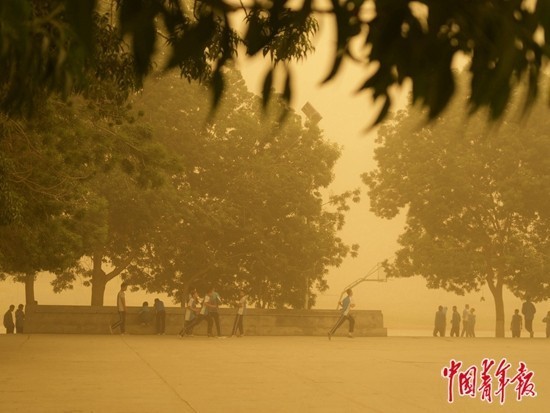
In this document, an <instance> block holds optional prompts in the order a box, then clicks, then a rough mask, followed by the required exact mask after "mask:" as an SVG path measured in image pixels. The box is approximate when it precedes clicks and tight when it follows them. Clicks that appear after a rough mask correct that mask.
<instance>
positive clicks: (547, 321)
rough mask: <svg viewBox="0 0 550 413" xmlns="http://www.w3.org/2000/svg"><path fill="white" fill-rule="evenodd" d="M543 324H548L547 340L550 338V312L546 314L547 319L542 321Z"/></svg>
mask: <svg viewBox="0 0 550 413" xmlns="http://www.w3.org/2000/svg"><path fill="white" fill-rule="evenodd" d="M542 322H543V323H546V338H550V311H548V313H546V317H544V318H543V319H542Z"/></svg>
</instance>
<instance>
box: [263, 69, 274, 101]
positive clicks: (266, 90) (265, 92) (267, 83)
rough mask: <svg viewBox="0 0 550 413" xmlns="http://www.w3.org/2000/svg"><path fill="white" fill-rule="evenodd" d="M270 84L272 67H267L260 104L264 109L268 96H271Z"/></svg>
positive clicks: (271, 82)
mask: <svg viewBox="0 0 550 413" xmlns="http://www.w3.org/2000/svg"><path fill="white" fill-rule="evenodd" d="M272 85H273V69H269V71H268V72H267V74H266V76H265V79H264V86H263V88H262V106H263V108H264V109H265V108H266V106H267V103H268V102H269V98H270V97H271V92H272V89H271V87H272Z"/></svg>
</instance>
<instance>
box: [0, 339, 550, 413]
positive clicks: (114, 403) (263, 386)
mask: <svg viewBox="0 0 550 413" xmlns="http://www.w3.org/2000/svg"><path fill="white" fill-rule="evenodd" d="M549 349H550V340H546V339H542V338H535V339H519V340H514V339H509V338H508V339H494V338H478V339H456V338H455V339H450V338H444V339H440V338H432V337H419V338H412V337H386V338H354V339H347V338H342V337H336V338H333V339H332V340H331V341H328V340H327V339H326V338H321V337H243V338H227V339H208V338H205V337H191V338H185V339H178V338H176V337H175V336H171V335H170V336H137V335H136V336H134V335H125V336H107V335H46V334H44V335H41V334H35V335H28V336H27V335H20V336H18V335H15V336H7V335H0V360H1V361H0V363H1V364H0V411H1V412H31V413H34V412H121V413H122V412H132V413H135V412H201V413H208V412H216V413H220V412H238V413H240V412H245V413H246V412H384V413H393V412H396V413H398V412H399V413H401V412H406V413H414V412H447V411H448V412H468V413H474V412H485V411H490V412H492V411H495V412H496V411H498V412H499V413H503V412H529V413H537V412H541V413H542V412H546V411H548V406H549V405H550V361H549V356H548V354H549V353H550V352H549ZM503 357H505V358H506V359H507V360H508V361H509V362H510V363H511V370H510V375H512V373H514V372H515V370H516V368H517V367H518V366H519V362H520V361H524V362H525V363H526V365H527V367H528V369H529V370H530V371H533V372H534V373H535V376H534V378H533V380H532V382H534V383H535V386H536V391H537V393H538V394H537V396H536V397H534V398H533V397H524V398H523V400H522V401H520V402H518V401H516V400H515V394H516V393H515V391H514V387H513V386H512V385H509V386H508V387H507V390H506V401H505V403H504V404H503V405H502V406H501V405H500V404H499V403H498V402H493V403H492V404H489V403H487V402H485V401H482V400H481V399H480V396H479V395H478V396H477V397H475V398H470V397H458V396H455V397H456V401H455V402H454V403H453V404H449V403H448V402H447V386H448V381H447V379H445V378H443V377H442V376H441V369H442V368H443V367H445V366H448V365H449V363H450V360H451V359H455V360H460V361H463V363H464V366H470V365H477V366H478V368H479V369H480V368H481V361H482V360H483V358H493V359H495V360H496V362H497V363H498V362H499V361H500V360H501V359H502V358H503ZM512 370H514V371H512ZM494 380H495V381H496V379H494ZM478 384H479V383H478ZM495 386H496V385H495ZM455 394H456V392H455Z"/></svg>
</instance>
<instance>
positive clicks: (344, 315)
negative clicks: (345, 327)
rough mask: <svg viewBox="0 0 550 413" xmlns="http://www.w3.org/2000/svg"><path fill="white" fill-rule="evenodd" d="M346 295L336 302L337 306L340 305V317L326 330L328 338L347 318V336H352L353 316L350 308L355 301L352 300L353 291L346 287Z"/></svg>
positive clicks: (353, 305)
mask: <svg viewBox="0 0 550 413" xmlns="http://www.w3.org/2000/svg"><path fill="white" fill-rule="evenodd" d="M346 293H347V297H346V298H344V299H343V300H342V301H341V302H340V303H338V305H339V306H341V307H342V312H341V314H340V318H339V319H338V321H337V322H336V324H334V327H332V329H331V330H330V331H329V332H328V339H329V340H330V339H331V338H332V336H333V335H334V333H336V330H338V328H339V327H340V326H341V325H342V324H343V323H344V321H346V320H348V322H349V331H348V337H349V338H353V329H354V327H355V318H354V317H353V315H352V314H351V309H352V308H354V307H355V303H354V302H353V291H352V290H351V288H350V289H348V290H347V291H346Z"/></svg>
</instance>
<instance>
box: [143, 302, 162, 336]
mask: <svg viewBox="0 0 550 413" xmlns="http://www.w3.org/2000/svg"><path fill="white" fill-rule="evenodd" d="M153 315H154V316H155V331H156V333H157V334H158V335H162V334H164V333H165V330H166V309H165V308H164V302H162V301H161V300H160V299H158V298H155V303H154V304H153V309H151V307H149V302H148V301H144V302H143V305H142V306H141V308H140V310H139V321H140V323H141V325H142V326H148V325H149V324H151V320H152V319H153Z"/></svg>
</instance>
